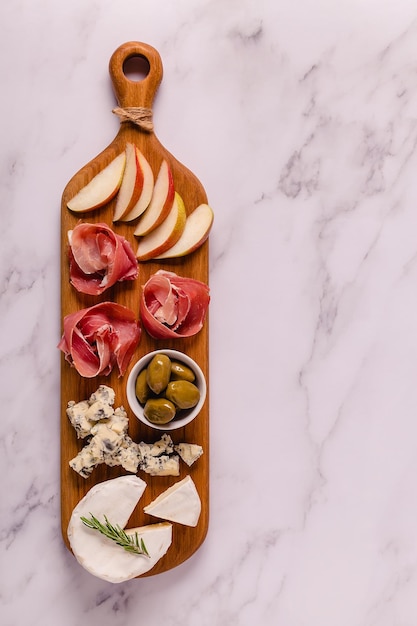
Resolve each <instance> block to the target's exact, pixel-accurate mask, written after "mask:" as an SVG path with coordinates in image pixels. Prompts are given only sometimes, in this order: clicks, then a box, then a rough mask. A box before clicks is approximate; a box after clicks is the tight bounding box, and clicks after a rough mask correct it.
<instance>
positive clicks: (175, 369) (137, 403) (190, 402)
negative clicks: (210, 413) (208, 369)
mask: <svg viewBox="0 0 417 626" xmlns="http://www.w3.org/2000/svg"><path fill="white" fill-rule="evenodd" d="M126 391H127V400H128V402H129V406H130V408H131V410H132V411H133V413H134V414H135V415H136V417H137V418H138V419H139V420H140V421H141V422H142V423H143V424H146V425H147V426H151V427H152V428H156V429H157V430H175V429H176V428H182V427H183V426H186V425H187V424H189V423H190V422H191V421H192V420H193V419H194V418H195V417H197V415H198V414H199V413H200V411H201V409H202V407H203V404H204V402H205V399H206V393H207V386H206V380H205V377H204V374H203V372H202V371H201V368H200V367H199V366H198V365H197V363H196V362H195V361H194V360H193V359H192V358H191V357H189V356H188V355H187V354H184V353H183V352H179V351H177V350H168V349H167V350H155V351H154V352H149V353H148V354H146V355H145V356H143V357H142V358H141V359H139V361H137V363H135V365H134V366H133V368H132V370H131V372H130V374H129V377H128V380H127V390H126Z"/></svg>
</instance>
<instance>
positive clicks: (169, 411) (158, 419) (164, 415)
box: [143, 398, 176, 424]
mask: <svg viewBox="0 0 417 626" xmlns="http://www.w3.org/2000/svg"><path fill="white" fill-rule="evenodd" d="M175 413H176V409H175V406H174V404H173V403H172V402H170V401H169V400H167V399H166V398H150V399H149V400H148V401H147V402H146V404H145V407H144V409H143V414H144V416H145V417H146V419H147V420H149V421H150V422H151V423H152V424H168V422H170V421H171V420H173V419H174V417H175Z"/></svg>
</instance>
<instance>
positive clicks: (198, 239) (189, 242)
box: [154, 204, 214, 259]
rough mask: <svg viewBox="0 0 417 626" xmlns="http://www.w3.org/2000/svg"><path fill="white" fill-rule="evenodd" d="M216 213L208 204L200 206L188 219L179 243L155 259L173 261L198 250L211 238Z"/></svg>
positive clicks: (160, 253) (159, 253)
mask: <svg viewBox="0 0 417 626" xmlns="http://www.w3.org/2000/svg"><path fill="white" fill-rule="evenodd" d="M213 219H214V213H213V210H212V209H211V208H210V207H209V205H208V204H200V205H199V206H198V207H197V208H196V209H194V211H193V212H192V213H191V214H190V215H189V216H188V217H187V221H186V223H185V228H184V230H183V232H182V235H181V237H180V238H179V239H178V241H177V242H176V243H175V244H174V245H173V246H171V248H168V249H167V250H165V251H164V252H158V255H157V256H155V257H154V258H155V259H172V258H174V257H181V256H185V255H186V254H190V253H191V252H194V250H197V248H199V247H200V246H201V245H202V244H203V243H204V242H205V241H206V239H207V237H208V236H209V233H210V230H211V227H212V225H213Z"/></svg>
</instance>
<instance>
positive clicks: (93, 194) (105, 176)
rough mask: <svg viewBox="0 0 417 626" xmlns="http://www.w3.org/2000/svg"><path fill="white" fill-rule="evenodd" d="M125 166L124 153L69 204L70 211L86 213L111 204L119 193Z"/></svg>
mask: <svg viewBox="0 0 417 626" xmlns="http://www.w3.org/2000/svg"><path fill="white" fill-rule="evenodd" d="M125 165H126V154H125V153H124V152H122V153H121V154H119V156H117V157H116V158H115V159H113V161H111V162H110V163H109V164H108V165H107V166H106V167H105V168H104V169H103V170H101V172H99V173H98V174H97V175H96V176H94V178H92V179H91V180H90V182H89V183H87V185H85V187H83V188H82V189H80V191H79V192H78V193H77V194H76V195H75V196H74V197H73V198H72V199H71V200H70V201H69V202H67V207H68V208H69V209H70V211H74V212H76V213H85V212H86V211H92V210H93V209H98V208H99V207H101V206H103V205H104V204H106V203H107V202H110V200H111V199H112V198H114V196H115V195H116V193H117V192H118V191H119V188H120V185H121V183H122V178H123V172H124V170H125Z"/></svg>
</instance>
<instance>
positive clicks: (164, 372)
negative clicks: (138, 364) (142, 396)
mask: <svg viewBox="0 0 417 626" xmlns="http://www.w3.org/2000/svg"><path fill="white" fill-rule="evenodd" d="M146 371H147V374H146V382H147V383H148V385H149V387H150V388H151V389H152V391H153V392H154V393H156V394H158V393H161V391H163V390H164V389H165V387H166V386H167V385H168V383H169V379H170V376H171V359H170V358H169V357H168V356H167V355H166V354H155V356H154V357H153V359H152V360H151V362H150V363H149V365H148V367H147V370H146Z"/></svg>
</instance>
